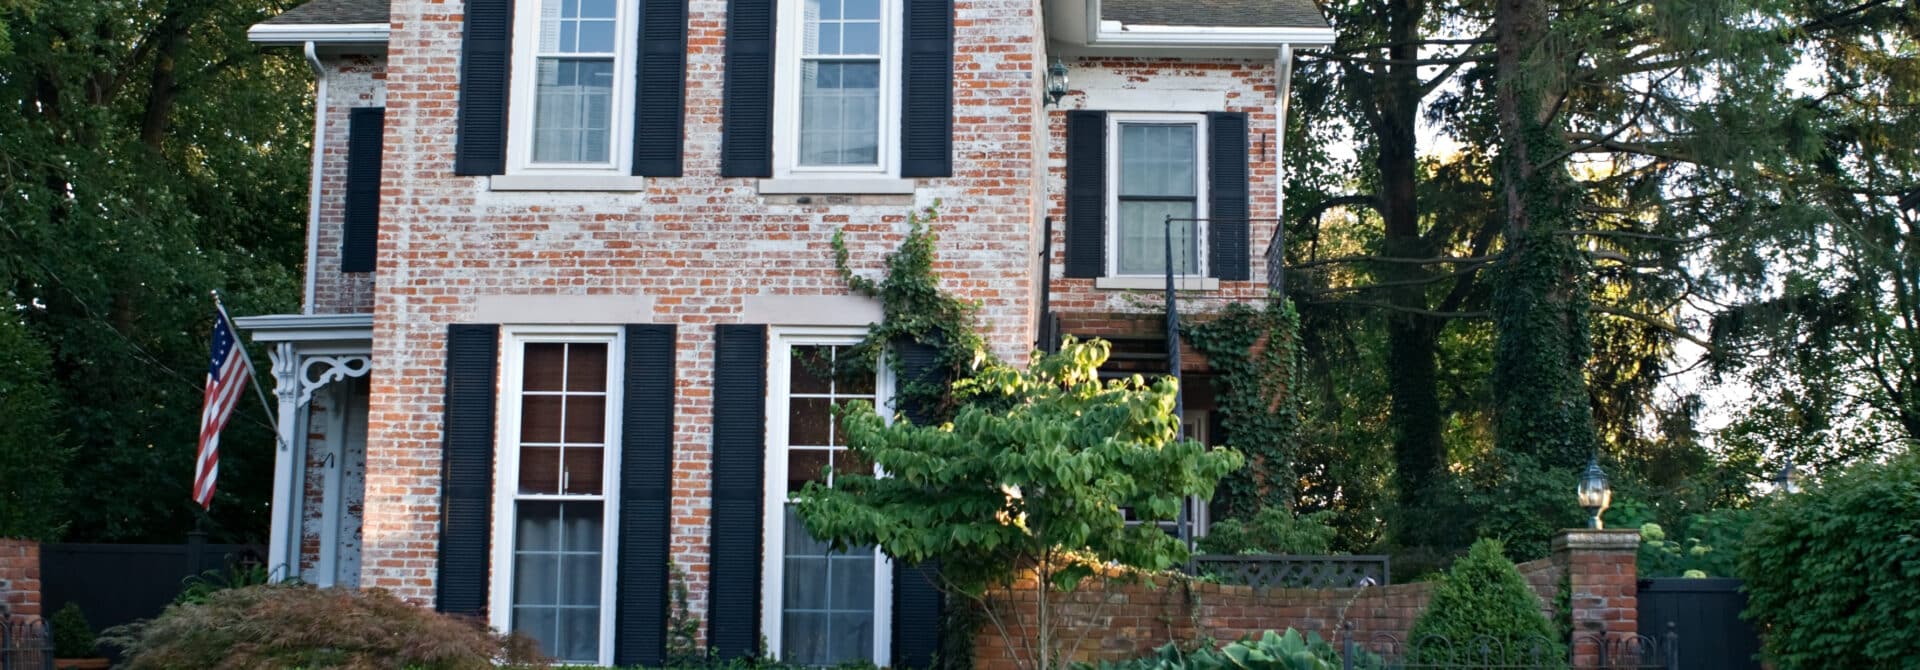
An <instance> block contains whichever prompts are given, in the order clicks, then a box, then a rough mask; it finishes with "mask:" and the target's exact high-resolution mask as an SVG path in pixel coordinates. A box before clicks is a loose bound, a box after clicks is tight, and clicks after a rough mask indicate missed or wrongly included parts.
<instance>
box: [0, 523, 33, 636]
mask: <svg viewBox="0 0 1920 670" xmlns="http://www.w3.org/2000/svg"><path fill="white" fill-rule="evenodd" d="M0 613H6V614H9V615H11V616H16V617H21V616H26V617H36V616H40V615H41V612H40V543H39V542H35V541H33V540H10V539H0Z"/></svg>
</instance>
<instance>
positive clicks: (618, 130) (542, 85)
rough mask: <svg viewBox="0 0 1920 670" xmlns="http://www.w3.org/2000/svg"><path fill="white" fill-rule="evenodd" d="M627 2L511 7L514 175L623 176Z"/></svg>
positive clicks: (557, 1) (533, 0)
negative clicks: (551, 172) (593, 174)
mask: <svg viewBox="0 0 1920 670" xmlns="http://www.w3.org/2000/svg"><path fill="white" fill-rule="evenodd" d="M633 5H634V3H631V2H619V1H617V0H526V1H523V2H521V3H520V5H519V6H518V7H517V9H518V10H519V11H517V12H516V13H515V18H514V21H515V25H514V33H513V40H514V45H513V53H514V62H513V69H514V72H513V77H512V84H513V92H512V95H511V96H509V99H510V100H511V101H512V103H513V109H512V110H511V113H510V114H509V117H510V119H511V125H512V128H511V130H510V132H509V136H510V138H511V140H510V141H509V143H508V149H507V153H508V162H509V165H510V166H511V167H512V169H513V170H514V171H527V172H537V171H560V172H578V173H592V172H607V173H617V174H626V173H627V172H628V169H629V165H630V158H629V156H627V153H628V152H627V151H625V150H623V147H625V146H626V145H627V144H628V143H629V142H628V140H627V138H628V137H629V133H631V132H632V121H633V117H634V115H633V105H634V95H635V93H634V86H633V81H634V72H633V61H634V58H633V52H634V48H635V46H634V40H635V36H636V34H637V30H636V28H635V22H636V21H637V17H636V16H635V14H636V7H634V6H633Z"/></svg>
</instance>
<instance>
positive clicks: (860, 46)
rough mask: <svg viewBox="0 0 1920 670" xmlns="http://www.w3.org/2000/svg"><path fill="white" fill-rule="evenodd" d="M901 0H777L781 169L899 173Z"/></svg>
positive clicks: (790, 171)
mask: <svg viewBox="0 0 1920 670" xmlns="http://www.w3.org/2000/svg"><path fill="white" fill-rule="evenodd" d="M898 2H899V0H780V17H779V21H778V23H777V25H778V26H779V29H780V35H779V36H778V39H776V40H775V42H774V43H775V44H776V45H777V48H778V49H779V54H778V59H777V62H776V64H775V73H776V83H775V95H776V96H777V97H776V101H775V118H776V119H778V120H779V121H778V123H779V124H780V125H779V132H778V133H777V135H776V137H775V142H776V143H777V144H776V149H775V152H774V155H775V160H776V167H775V172H776V176H781V175H787V176H791V175H795V174H807V173H816V174H819V173H824V174H836V173H845V174H872V175H890V174H896V173H897V172H898V167H897V166H898V158H897V157H896V156H895V155H894V154H895V153H896V152H895V151H894V150H893V147H895V146H896V145H897V144H898V142H897V141H896V138H897V137H898V135H897V132H898V131H897V129H896V128H895V127H896V126H898V125H899V124H898V123H897V119H898V116H899V86H898V84H897V83H896V82H897V81H898V80H899V73H898V68H899V60H900V59H899V23H900V21H899V9H898V7H897V4H898Z"/></svg>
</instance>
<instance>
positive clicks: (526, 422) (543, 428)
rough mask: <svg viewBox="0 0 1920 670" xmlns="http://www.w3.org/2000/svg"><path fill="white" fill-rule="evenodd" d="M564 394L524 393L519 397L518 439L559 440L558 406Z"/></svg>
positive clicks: (534, 440) (559, 417)
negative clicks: (524, 394)
mask: <svg viewBox="0 0 1920 670" xmlns="http://www.w3.org/2000/svg"><path fill="white" fill-rule="evenodd" d="M564 403H565V398H564V396H557V395H526V396H521V397H520V441H521V442H559V441H560V419H561V413H560V408H561V406H562V405H563V404H564Z"/></svg>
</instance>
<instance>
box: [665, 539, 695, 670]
mask: <svg viewBox="0 0 1920 670" xmlns="http://www.w3.org/2000/svg"><path fill="white" fill-rule="evenodd" d="M667 569H668V570H669V572H668V576H669V578H670V579H671V580H672V584H671V585H670V586H669V587H668V588H670V589H672V591H673V594H672V595H673V599H672V601H671V607H672V608H673V609H671V610H669V611H668V612H667V658H666V661H667V665H668V666H678V665H692V664H694V663H696V662H699V661H701V660H703V657H704V656H705V654H703V653H702V652H701V651H700V617H697V616H694V615H693V613H692V612H691V611H689V610H688V608H687V572H686V571H685V570H682V569H680V564H679V563H674V562H672V561H668V562H667Z"/></svg>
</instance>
